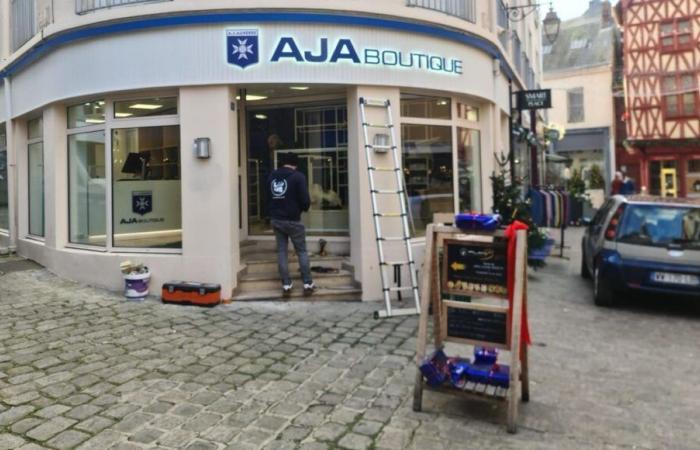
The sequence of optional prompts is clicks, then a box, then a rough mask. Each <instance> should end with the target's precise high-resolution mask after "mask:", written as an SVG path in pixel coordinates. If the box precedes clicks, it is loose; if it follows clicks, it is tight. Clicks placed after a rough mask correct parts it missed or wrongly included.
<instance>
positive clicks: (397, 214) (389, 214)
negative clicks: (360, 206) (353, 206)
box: [375, 213, 408, 218]
mask: <svg viewBox="0 0 700 450" xmlns="http://www.w3.org/2000/svg"><path fill="white" fill-rule="evenodd" d="M407 215H408V214H404V213H376V214H375V216H376V217H394V218H396V217H406V216H407Z"/></svg>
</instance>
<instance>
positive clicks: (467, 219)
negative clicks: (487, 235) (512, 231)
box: [455, 213, 501, 231]
mask: <svg viewBox="0 0 700 450" xmlns="http://www.w3.org/2000/svg"><path fill="white" fill-rule="evenodd" d="M455 225H456V226H457V228H459V229H462V230H476V231H494V230H495V229H497V228H498V227H499V226H500V225H501V216H499V215H498V214H475V213H463V214H457V215H456V216H455Z"/></svg>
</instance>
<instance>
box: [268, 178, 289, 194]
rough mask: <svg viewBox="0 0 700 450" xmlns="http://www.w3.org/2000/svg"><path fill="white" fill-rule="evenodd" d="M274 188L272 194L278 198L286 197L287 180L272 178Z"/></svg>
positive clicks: (272, 187) (271, 187)
mask: <svg viewBox="0 0 700 450" xmlns="http://www.w3.org/2000/svg"><path fill="white" fill-rule="evenodd" d="M270 189H271V190H272V196H273V197H276V198H280V197H284V194H286V193H287V180H281V181H277V180H272V185H271V186H270Z"/></svg>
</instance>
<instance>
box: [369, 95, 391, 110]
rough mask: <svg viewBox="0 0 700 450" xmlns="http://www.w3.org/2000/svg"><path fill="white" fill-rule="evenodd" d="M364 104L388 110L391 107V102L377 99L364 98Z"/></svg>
mask: <svg viewBox="0 0 700 450" xmlns="http://www.w3.org/2000/svg"><path fill="white" fill-rule="evenodd" d="M362 103H363V104H364V105H365V106H377V107H380V108H386V107H387V106H389V105H390V104H391V103H390V102H389V100H380V99H377V98H364V97H363V98H362Z"/></svg>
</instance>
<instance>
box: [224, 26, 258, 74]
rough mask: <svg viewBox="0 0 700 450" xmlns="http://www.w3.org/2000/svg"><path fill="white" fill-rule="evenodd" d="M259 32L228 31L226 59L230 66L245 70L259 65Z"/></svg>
mask: <svg viewBox="0 0 700 450" xmlns="http://www.w3.org/2000/svg"><path fill="white" fill-rule="evenodd" d="M259 43H260V39H259V36H258V30H226V57H227V59H228V63H229V64H233V65H234V66H238V67H240V68H241V69H245V68H246V67H248V66H252V65H253V64H257V63H258V62H259V61H260V57H259Z"/></svg>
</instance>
